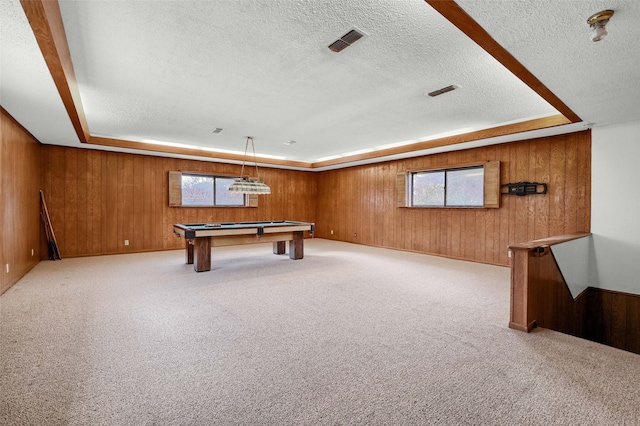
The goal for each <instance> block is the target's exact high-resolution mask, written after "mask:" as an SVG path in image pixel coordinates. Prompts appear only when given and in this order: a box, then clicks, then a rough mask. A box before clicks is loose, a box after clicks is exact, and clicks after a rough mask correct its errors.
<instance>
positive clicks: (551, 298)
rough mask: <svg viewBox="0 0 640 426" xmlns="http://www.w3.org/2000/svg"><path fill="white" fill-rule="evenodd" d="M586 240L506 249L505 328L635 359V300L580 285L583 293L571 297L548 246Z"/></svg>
mask: <svg viewBox="0 0 640 426" xmlns="http://www.w3.org/2000/svg"><path fill="white" fill-rule="evenodd" d="M589 235H590V234H587V233H576V234H569V235H560V236H557V237H551V238H545V239H541V240H535V241H529V242H526V243H521V244H514V245H511V246H509V250H510V251H511V317H510V320H509V327H510V328H513V329H515V330H520V331H525V332H530V331H531V330H533V329H534V328H535V327H544V328H548V329H551V330H556V331H559V332H562V333H566V334H570V335H573V336H577V337H581V338H584V339H588V340H593V341H595V342H599V343H603V344H606V345H609V346H613V347H616V348H620V349H624V350H627V351H630V352H634V353H638V354H640V295H637V294H629V293H623V292H618V291H611V290H604V289H601V288H596V287H589V286H588V285H587V283H585V285H584V288H585V289H584V291H581V292H580V293H579V294H577V295H575V296H576V297H575V298H574V297H573V296H572V294H571V291H570V289H569V286H568V285H567V282H566V281H565V278H564V276H563V273H562V271H561V270H560V268H559V267H558V262H557V261H556V258H555V256H554V254H553V252H552V249H551V247H552V246H553V245H556V244H561V243H565V242H568V241H572V240H576V239H579V238H585V237H588V236H589ZM585 263H586V262H585ZM583 266H584V268H588V265H587V264H585V265H583ZM612 284H615V283H612Z"/></svg>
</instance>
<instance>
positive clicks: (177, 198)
mask: <svg viewBox="0 0 640 426" xmlns="http://www.w3.org/2000/svg"><path fill="white" fill-rule="evenodd" d="M234 181H235V177H230V176H216V175H208V174H200V173H195V172H194V173H188V172H185V173H183V172H173V171H172V172H169V205H170V206H173V207H257V206H258V200H257V197H255V196H253V195H246V196H245V195H244V194H238V193H233V192H229V186H230V185H231V184H232V183H233V182H234Z"/></svg>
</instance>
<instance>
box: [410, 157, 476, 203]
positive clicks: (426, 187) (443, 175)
mask: <svg viewBox="0 0 640 426" xmlns="http://www.w3.org/2000/svg"><path fill="white" fill-rule="evenodd" d="M411 189H412V191H411V205H412V206H414V207H482V206H483V202H484V166H478V167H468V168H464V169H445V170H433V171H425V172H413V173H411Z"/></svg>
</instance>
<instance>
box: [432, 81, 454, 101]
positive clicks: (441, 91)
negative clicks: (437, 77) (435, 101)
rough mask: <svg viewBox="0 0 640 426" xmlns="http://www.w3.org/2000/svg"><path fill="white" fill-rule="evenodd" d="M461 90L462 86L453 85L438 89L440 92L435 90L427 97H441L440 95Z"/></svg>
mask: <svg viewBox="0 0 640 426" xmlns="http://www.w3.org/2000/svg"><path fill="white" fill-rule="evenodd" d="M459 88H460V86H457V85H455V84H452V85H451V86H447V87H443V88H442V89H438V90H434V91H433V92H429V93H427V95H429V96H431V97H432V98H433V97H435V96H439V95H442V94H443V93H447V92H451V91H453V90H456V89H459Z"/></svg>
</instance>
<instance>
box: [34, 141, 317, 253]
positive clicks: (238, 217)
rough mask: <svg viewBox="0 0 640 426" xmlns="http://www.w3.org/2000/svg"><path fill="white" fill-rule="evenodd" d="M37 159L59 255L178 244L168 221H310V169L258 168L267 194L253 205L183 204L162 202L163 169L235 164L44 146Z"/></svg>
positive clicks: (223, 169) (210, 169) (228, 168)
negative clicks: (202, 205) (42, 167)
mask: <svg viewBox="0 0 640 426" xmlns="http://www.w3.org/2000/svg"><path fill="white" fill-rule="evenodd" d="M43 164H44V178H43V190H44V193H45V198H46V200H47V206H48V208H49V214H50V215H51V222H52V225H53V229H54V231H55V233H56V237H57V240H58V245H59V246H60V251H61V254H62V257H63V258H64V257H65V256H66V257H73V256H87V255H99V254H113V253H128V252H141V251H154V250H166V249H178V248H183V247H184V242H183V241H182V240H179V239H178V238H177V237H176V236H175V235H174V234H173V224H174V223H197V222H237V221H252V220H283V219H286V220H299V221H309V222H315V221H316V201H317V175H316V174H314V173H311V172H300V171H290V170H281V169H272V168H262V167H261V168H260V177H261V178H262V179H264V181H265V182H267V184H268V185H269V186H271V190H272V194H271V195H266V196H260V197H259V205H258V207H257V208H238V207H220V208H183V207H169V199H168V197H169V195H168V174H169V171H170V170H182V171H191V172H205V173H214V174H215V173H220V174H230V175H234V174H240V166H239V165H234V164H221V163H211V162H204V161H193V160H181V159H175V158H164V157H153V156H146V155H135V154H126V153H115V152H106V151H96V150H90V149H78V148H68V147H60V146H51V145H46V146H44V147H43ZM125 240H129V245H128V246H125V245H124V241H125ZM43 253H44V252H43Z"/></svg>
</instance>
